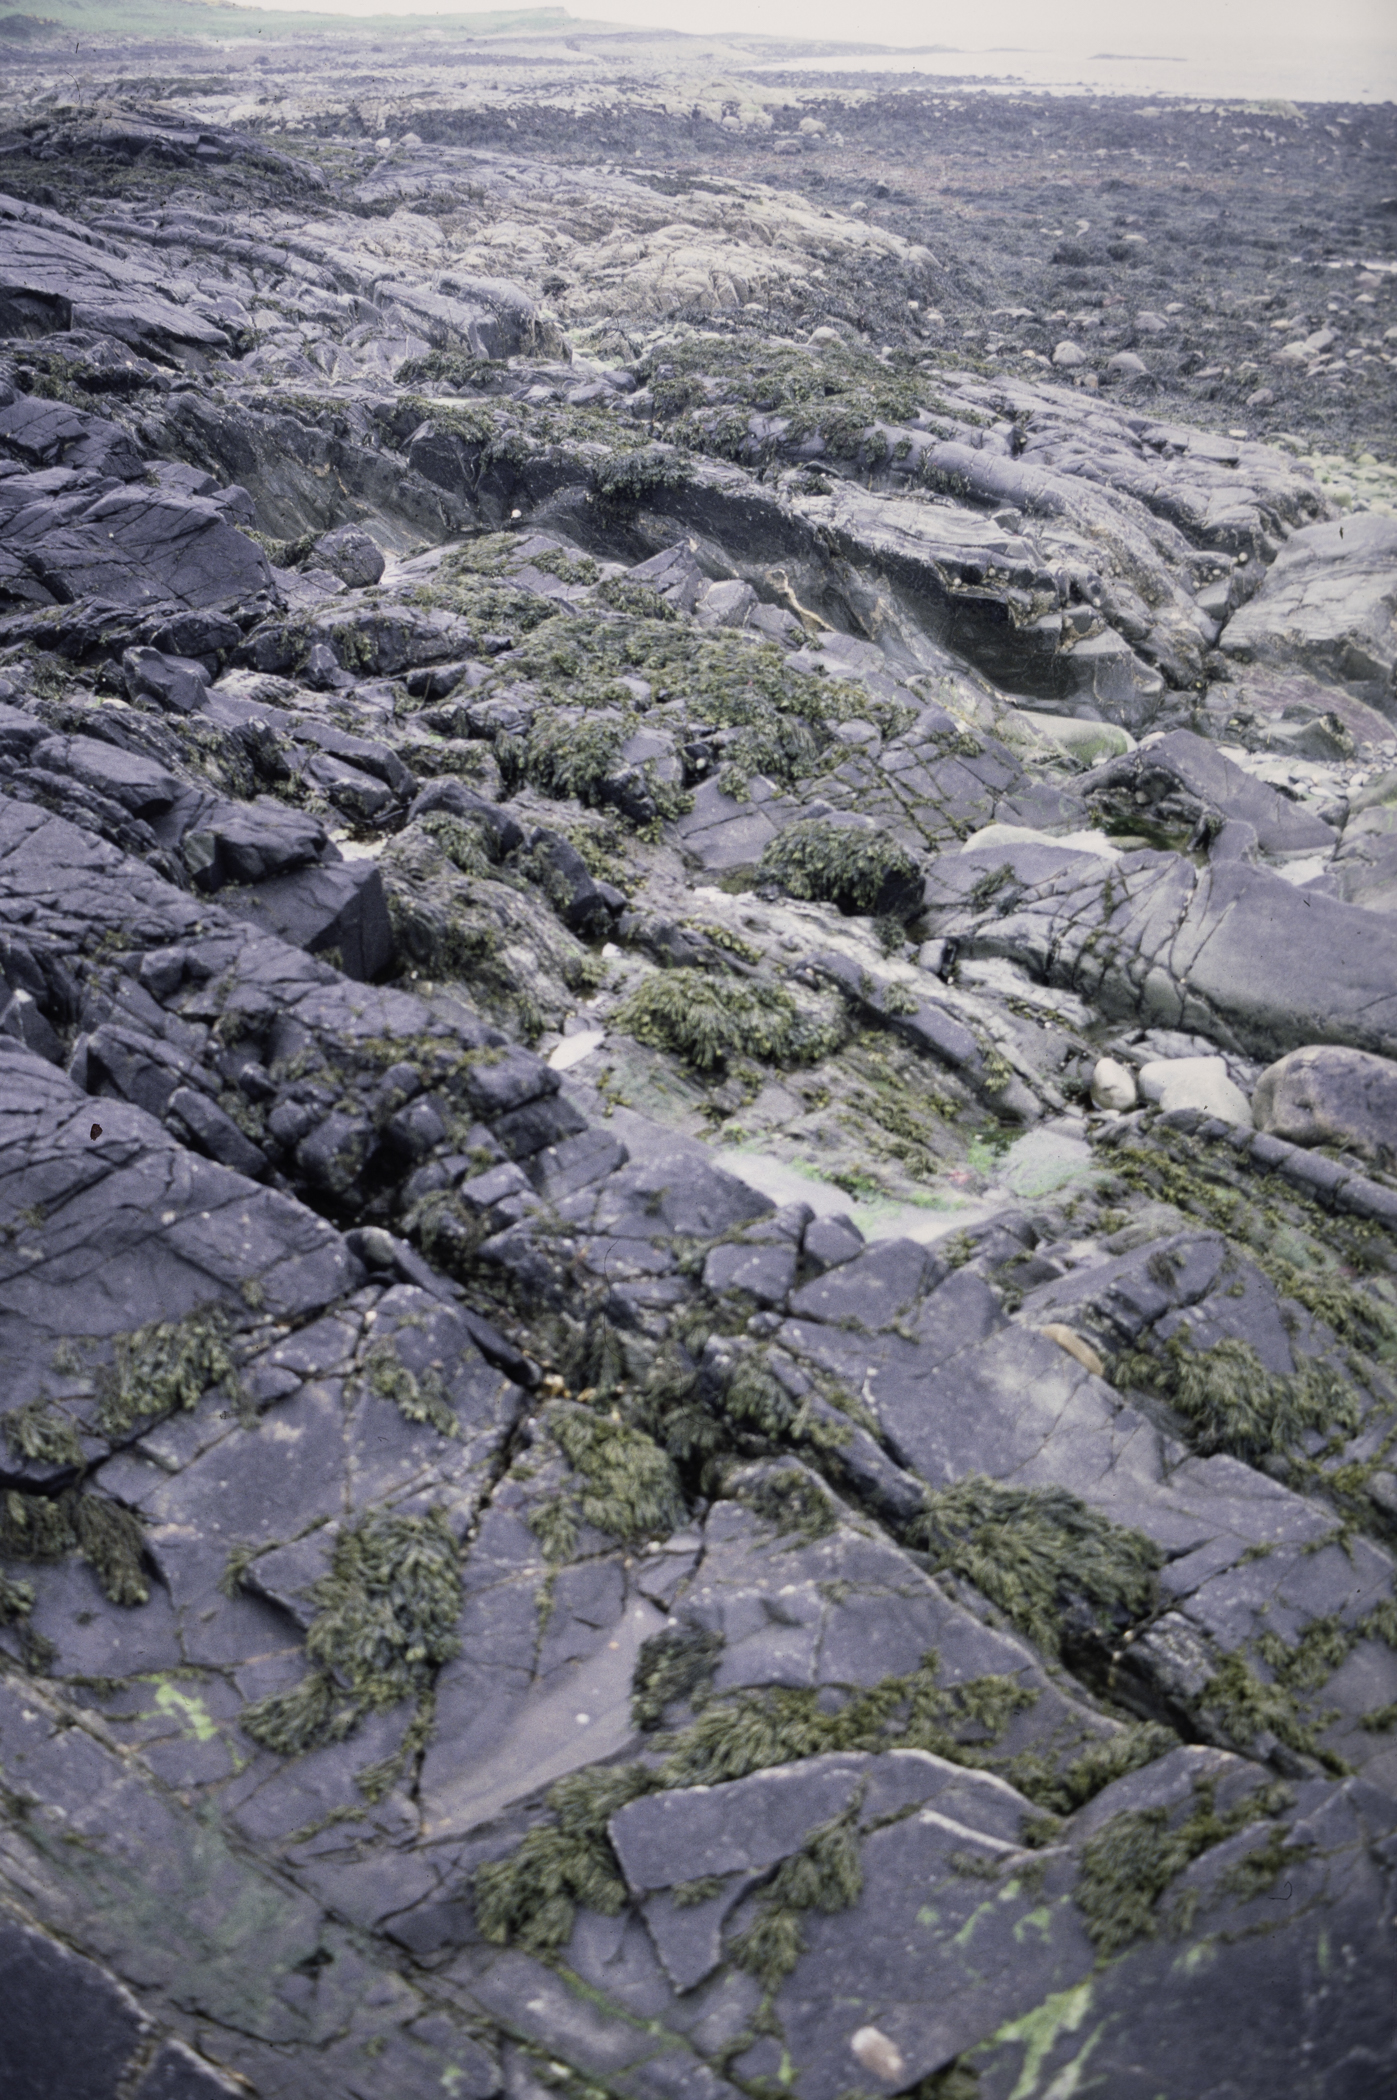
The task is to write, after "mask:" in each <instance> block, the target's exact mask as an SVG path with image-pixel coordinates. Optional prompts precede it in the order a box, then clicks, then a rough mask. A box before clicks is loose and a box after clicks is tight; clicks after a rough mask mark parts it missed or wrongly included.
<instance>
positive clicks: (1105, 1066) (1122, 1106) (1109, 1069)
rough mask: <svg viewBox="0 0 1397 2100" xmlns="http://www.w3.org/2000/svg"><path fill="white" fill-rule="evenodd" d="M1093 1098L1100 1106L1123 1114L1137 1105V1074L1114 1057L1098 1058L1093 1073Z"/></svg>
mask: <svg viewBox="0 0 1397 2100" xmlns="http://www.w3.org/2000/svg"><path fill="white" fill-rule="evenodd" d="M1091 1098H1092V1100H1093V1101H1094V1102H1095V1104H1096V1106H1097V1107H1098V1108H1104V1109H1109V1110H1112V1111H1113V1112H1114V1113H1115V1114H1117V1115H1123V1114H1124V1113H1125V1112H1126V1110H1127V1109H1132V1108H1134V1106H1135V1102H1136V1098H1137V1097H1136V1092H1135V1074H1134V1073H1133V1072H1132V1071H1131V1070H1130V1068H1129V1067H1128V1066H1127V1065H1122V1064H1118V1063H1117V1062H1116V1060H1115V1058H1114V1057H1101V1058H1098V1059H1097V1061H1096V1068H1095V1070H1094V1071H1093V1072H1092V1075H1091Z"/></svg>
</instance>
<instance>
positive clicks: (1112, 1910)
mask: <svg viewBox="0 0 1397 2100" xmlns="http://www.w3.org/2000/svg"><path fill="white" fill-rule="evenodd" d="M1214 1791H1215V1790H1214V1788H1213V1786H1212V1785H1211V1784H1210V1783H1208V1782H1206V1781H1205V1782H1203V1783H1202V1784H1201V1785H1198V1786H1195V1788H1194V1799H1193V1806H1192V1809H1191V1810H1190V1812H1189V1814H1188V1815H1187V1816H1186V1817H1184V1818H1183V1819H1182V1820H1180V1821H1172V1820H1171V1811H1170V1810H1169V1809H1167V1808H1145V1809H1126V1810H1125V1811H1123V1813H1122V1814H1120V1815H1118V1816H1113V1817H1112V1818H1111V1820H1110V1822H1109V1823H1106V1824H1104V1825H1103V1826H1102V1828H1101V1829H1100V1830H1098V1831H1096V1832H1095V1833H1094V1834H1093V1835H1092V1836H1091V1837H1090V1838H1088V1840H1087V1842H1086V1844H1085V1846H1084V1847H1083V1848H1082V1861H1081V1871H1080V1874H1079V1876H1078V1881H1077V1890H1076V1901H1077V1906H1078V1908H1079V1909H1080V1910H1081V1912H1082V1914H1083V1916H1084V1917H1085V1919H1086V1924H1087V1932H1088V1934H1089V1935H1090V1938H1091V1942H1092V1945H1093V1946H1094V1947H1095V1948H1096V1950H1097V1953H1098V1955H1099V1956H1100V1958H1101V1959H1102V1960H1103V1961H1104V1960H1107V1959H1109V1957H1110V1956H1111V1955H1113V1954H1116V1953H1119V1951H1120V1949H1121V1948H1122V1947H1126V1946H1129V1944H1130V1943H1131V1941H1132V1940H1137V1939H1141V1938H1154V1937H1155V1936H1156V1935H1157V1934H1158V1932H1159V1931H1160V1928H1161V1926H1164V1927H1166V1928H1168V1929H1170V1930H1172V1931H1174V1932H1179V1933H1182V1932H1186V1931H1188V1929H1189V1927H1190V1926H1191V1924H1192V1922H1193V1917H1194V1913H1195V1910H1196V1892H1192V1891H1190V1892H1189V1897H1186V1898H1180V1899H1178V1900H1177V1901H1176V1902H1175V1903H1174V1904H1172V1905H1170V1906H1168V1907H1165V1906H1163V1904H1162V1898H1163V1897H1164V1895H1165V1894H1166V1892H1167V1891H1168V1889H1169V1888H1170V1886H1171V1884H1172V1883H1173V1882H1174V1881H1175V1880H1176V1879H1177V1877H1178V1876H1179V1875H1180V1874H1182V1872H1183V1871H1184V1868H1185V1867H1187V1866H1190V1865H1191V1864H1192V1862H1193V1861H1194V1860H1195V1859H1197V1858H1199V1857H1200V1855H1201V1854H1202V1853H1204V1852H1207V1851H1209V1850H1210V1849H1211V1848H1212V1847H1213V1846H1214V1845H1219V1844H1221V1843H1222V1841H1223V1840H1224V1839H1225V1838H1229V1837H1232V1836H1234V1835H1235V1834H1236V1832H1237V1831H1239V1830H1243V1829H1245V1828H1246V1826H1247V1825H1248V1824H1249V1823H1255V1822H1258V1821H1260V1820H1261V1818H1262V1817H1265V1816H1276V1815H1279V1814H1280V1813H1281V1812H1282V1811H1283V1810H1284V1809H1285V1808H1288V1807H1289V1806H1291V1805H1292V1802H1293V1796H1292V1795H1291V1793H1290V1792H1289V1790H1288V1789H1287V1788H1285V1787H1283V1786H1275V1785H1273V1786H1263V1787H1261V1788H1259V1789H1258V1790H1257V1791H1256V1792H1255V1793H1252V1794H1249V1795H1248V1796H1247V1797H1246V1799H1245V1800H1242V1801H1238V1802H1235V1803H1234V1804H1233V1806H1232V1807H1231V1808H1229V1809H1225V1810H1223V1811H1222V1812H1221V1813H1219V1812H1218V1811H1217V1809H1216V1808H1215V1807H1214ZM1285 1845H1286V1833H1285V1832H1284V1831H1280V1830H1277V1831H1275V1832H1273V1833H1271V1835H1270V1837H1269V1839H1268V1841H1267V1843H1266V1844H1264V1845H1263V1846H1261V1847H1260V1848H1258V1852H1257V1854H1256V1855H1255V1856H1253V1855H1252V1854H1247V1855H1244V1857H1243V1859H1242V1860H1241V1861H1239V1862H1237V1864H1236V1865H1235V1866H1234V1867H1233V1868H1231V1869H1230V1870H1229V1876H1225V1877H1224V1880H1223V1884H1222V1886H1223V1889H1224V1891H1225V1892H1230V1893H1234V1894H1237V1895H1240V1896H1241V1897H1242V1899H1243V1900H1244V1901H1245V1900H1246V1899H1247V1898H1248V1897H1249V1896H1251V1895H1257V1894H1261V1893H1263V1892H1264V1891H1265V1890H1266V1889H1269V1887H1270V1886H1271V1883H1272V1882H1273V1881H1274V1880H1275V1877H1276V1874H1277V1873H1278V1872H1279V1869H1280V1865H1281V1864H1282V1863H1283V1862H1282V1857H1281V1855H1282V1854H1283V1851H1284V1848H1285ZM1292 1856H1295V1855H1294V1854H1292Z"/></svg>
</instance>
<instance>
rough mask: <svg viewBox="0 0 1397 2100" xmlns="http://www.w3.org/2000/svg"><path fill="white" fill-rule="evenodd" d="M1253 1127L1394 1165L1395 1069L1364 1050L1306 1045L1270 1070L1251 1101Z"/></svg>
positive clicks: (1293, 1140)
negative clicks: (1356, 1153)
mask: <svg viewBox="0 0 1397 2100" xmlns="http://www.w3.org/2000/svg"><path fill="white" fill-rule="evenodd" d="M1252 1114H1253V1116H1254V1117H1255V1119H1256V1123H1257V1127H1258V1128H1259V1129H1261V1130H1264V1131H1267V1132H1268V1133H1269V1134H1270V1135H1271V1136H1272V1137H1280V1138H1287V1139H1288V1140H1289V1141H1290V1143H1291V1144H1292V1145H1338V1146H1340V1147H1342V1148H1343V1149H1344V1150H1345V1151H1351V1152H1359V1153H1361V1154H1362V1155H1363V1157H1364V1158H1365V1159H1370V1160H1373V1161H1375V1162H1376V1163H1377V1164H1379V1165H1381V1166H1384V1167H1389V1168H1390V1167H1391V1166H1392V1165H1393V1164H1394V1162H1397V1064H1394V1063H1393V1062H1392V1060H1391V1059H1390V1058H1386V1057H1375V1056H1373V1055H1372V1053H1371V1052H1369V1051H1367V1050H1346V1049H1342V1048H1340V1047H1339V1046H1338V1045H1337V1044H1334V1043H1307V1044H1306V1045H1305V1047H1304V1048H1303V1049H1300V1050H1292V1051H1291V1053H1290V1055H1289V1056H1288V1057H1282V1058H1280V1059H1279V1060H1278V1061H1277V1063H1275V1064H1273V1065H1271V1066H1269V1067H1268V1068H1267V1070H1266V1071H1264V1072H1263V1073H1262V1075H1261V1077H1260V1079H1259V1080H1258V1081H1257V1084H1256V1092H1255V1093H1254V1094H1253V1096H1252Z"/></svg>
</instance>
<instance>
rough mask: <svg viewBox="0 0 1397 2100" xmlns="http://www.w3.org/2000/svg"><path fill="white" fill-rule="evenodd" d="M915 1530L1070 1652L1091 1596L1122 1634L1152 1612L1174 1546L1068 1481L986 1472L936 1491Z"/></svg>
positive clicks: (1035, 1631) (1102, 1618) (1046, 1640)
mask: <svg viewBox="0 0 1397 2100" xmlns="http://www.w3.org/2000/svg"><path fill="white" fill-rule="evenodd" d="M910 1535H911V1536H912V1537H913V1538H914V1540H915V1541H916V1543H918V1544H921V1545H923V1546H924V1547H925V1549H926V1551H927V1552H928V1553H929V1554H930V1555H931V1560H932V1569H933V1572H937V1571H939V1570H941V1569H948V1570H950V1571H951V1572H952V1573H953V1574H956V1575H959V1576H961V1577H963V1578H964V1579H965V1580H966V1581H968V1582H972V1583H974V1584H975V1586H976V1588H977V1589H979V1590H980V1591H981V1592H982V1593H983V1595H985V1596H986V1597H988V1598H989V1600H990V1602H991V1603H993V1604H997V1605H998V1606H999V1608H1000V1610H1001V1611H1002V1612H1004V1614H1005V1616H1006V1617H1007V1618H1008V1619H1010V1620H1011V1621H1012V1623H1013V1624H1014V1625H1015V1626H1016V1627H1017V1628H1018V1630H1019V1631H1020V1632H1021V1633H1023V1634H1025V1635H1027V1637H1028V1638H1029V1639H1030V1640H1031V1641H1033V1642H1035V1643H1036V1645H1037V1646H1038V1647H1040V1648H1042V1649H1043V1650H1044V1652H1045V1653H1046V1654H1049V1655H1052V1656H1060V1655H1061V1652H1062V1643H1063V1638H1064V1622H1065V1620H1066V1619H1067V1618H1068V1616H1069V1614H1071V1613H1072V1612H1073V1610H1074V1607H1075V1608H1076V1610H1078V1611H1079V1610H1080V1608H1081V1605H1082V1604H1085V1606H1086V1607H1087V1609H1088V1611H1089V1613H1090V1615H1091V1616H1092V1618H1093V1619H1094V1620H1096V1621H1097V1622H1098V1623H1099V1624H1101V1625H1102V1626H1103V1627H1104V1629H1106V1630H1108V1631H1110V1632H1111V1633H1112V1634H1114V1633H1118V1632H1119V1631H1121V1630H1123V1629H1124V1628H1125V1627H1126V1626H1128V1625H1130V1624H1132V1623H1134V1622H1137V1621H1138V1620H1140V1619H1143V1618H1145V1617H1147V1616H1148V1614H1149V1612H1150V1611H1151V1610H1152V1609H1153V1605H1154V1599H1155V1574H1156V1571H1157V1570H1158V1569H1159V1567H1160V1566H1161V1565H1162V1563H1163V1559H1164V1556H1163V1554H1162V1552H1161V1551H1160V1549H1159V1547H1158V1546H1156V1545H1155V1543H1154V1541H1153V1540H1152V1539H1149V1538H1147V1537H1146V1535H1145V1534H1144V1533H1143V1532H1141V1531H1134V1530H1131V1529H1129V1528H1127V1527H1126V1526H1124V1525H1120V1524H1116V1523H1113V1522H1112V1521H1111V1519H1110V1518H1109V1517H1105V1516H1103V1515H1102V1514H1101V1513H1100V1512H1099V1511H1098V1510H1094V1509H1091V1508H1089V1507H1088V1505H1087V1504H1086V1503H1084V1502H1083V1501H1081V1500H1080V1498H1079V1497H1078V1496H1076V1495H1073V1494H1071V1493H1070V1492H1069V1491H1068V1490H1067V1489H1066V1488H1058V1487H1051V1488H1021V1487H1010V1486H1005V1485H1003V1484H1002V1483H1000V1482H998V1481H994V1480H989V1479H987V1478H985V1477H984V1476H983V1475H981V1474H972V1475H970V1476H969V1478H967V1479H965V1480H961V1481H957V1482H956V1483H955V1485H954V1486H952V1487H949V1488H945V1489H942V1490H941V1491H940V1492H939V1493H937V1494H934V1495H932V1496H930V1497H929V1499H928V1503H927V1508H926V1512H925V1514H924V1515H922V1516H919V1517H918V1518H916V1519H915V1520H914V1522H913V1524H912V1526H911V1529H910Z"/></svg>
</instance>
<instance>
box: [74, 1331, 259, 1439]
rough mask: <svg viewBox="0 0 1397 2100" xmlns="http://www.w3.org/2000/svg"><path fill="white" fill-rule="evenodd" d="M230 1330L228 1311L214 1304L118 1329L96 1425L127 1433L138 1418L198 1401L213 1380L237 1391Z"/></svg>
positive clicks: (113, 1433)
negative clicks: (181, 1315)
mask: <svg viewBox="0 0 1397 2100" xmlns="http://www.w3.org/2000/svg"><path fill="white" fill-rule="evenodd" d="M230 1332H231V1326H230V1322H229V1319H228V1315H227V1313H226V1312H225V1311H224V1310H223V1308H222V1307H221V1306H218V1305H211V1306H205V1307H203V1308H201V1309H200V1310H198V1311H195V1312H192V1313H189V1314H187V1315H186V1317H185V1318H184V1319H182V1320H173V1321H165V1320H154V1321H152V1322H151V1323H150V1324H149V1325H148V1326H146V1327H138V1328H136V1329H135V1330H134V1331H133V1332H131V1333H130V1334H119V1335H117V1336H116V1337H115V1339H114V1342H113V1345H112V1361H111V1363H110V1364H106V1365H103V1366H102V1367H101V1368H100V1369H99V1371H98V1373H97V1381H96V1383H97V1426H98V1428H99V1429H100V1430H101V1431H102V1433H103V1435H104V1436H109V1437H118V1436H124V1435H126V1433H127V1432H128V1431H129V1430H131V1429H134V1427H135V1426H136V1424H137V1423H138V1422H141V1421H145V1420H148V1419H151V1418H157V1419H158V1418H159V1417H160V1416H162V1415H170V1414H176V1413H178V1412H179V1411H180V1410H181V1409H189V1408H193V1407H197V1406H198V1404H199V1402H200V1400H201V1399H202V1398H203V1396H204V1394H205V1393H206V1392H207V1391H208V1390H209V1388H210V1386H221V1387H222V1388H223V1390H224V1392H225V1393H227V1395H228V1396H229V1398H230V1399H231V1398H233V1397H235V1395H236V1391H237V1366H236V1365H235V1363H234V1360H233V1355H232V1351H231V1349H230V1348H229V1335H230Z"/></svg>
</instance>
